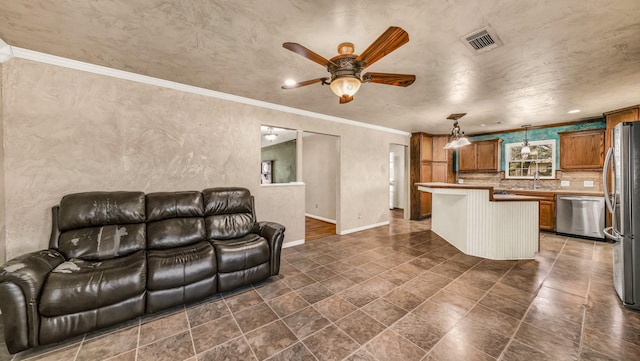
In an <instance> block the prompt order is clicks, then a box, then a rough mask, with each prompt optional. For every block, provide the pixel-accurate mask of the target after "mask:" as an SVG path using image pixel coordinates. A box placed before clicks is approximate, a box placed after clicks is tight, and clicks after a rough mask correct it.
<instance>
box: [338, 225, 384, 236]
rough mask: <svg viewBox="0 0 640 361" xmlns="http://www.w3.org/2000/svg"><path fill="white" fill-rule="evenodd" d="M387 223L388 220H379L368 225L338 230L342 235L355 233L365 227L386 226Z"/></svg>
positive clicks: (363, 229)
mask: <svg viewBox="0 0 640 361" xmlns="http://www.w3.org/2000/svg"><path fill="white" fill-rule="evenodd" d="M388 225H389V221H385V222H380V223H375V224H370V225H368V226H362V227H358V228H351V229H346V230H344V231H342V232H340V235H341V236H343V235H345V234H349V233H355V232H360V231H365V230H367V229H371V228H376V227H381V226H388Z"/></svg>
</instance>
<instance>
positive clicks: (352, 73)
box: [329, 43, 362, 104]
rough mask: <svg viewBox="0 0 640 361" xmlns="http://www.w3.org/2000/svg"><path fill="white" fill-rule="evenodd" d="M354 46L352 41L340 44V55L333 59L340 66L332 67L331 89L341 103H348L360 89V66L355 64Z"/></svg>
mask: <svg viewBox="0 0 640 361" xmlns="http://www.w3.org/2000/svg"><path fill="white" fill-rule="evenodd" d="M353 51H354V47H353V44H352V43H342V44H340V45H338V54H339V55H338V56H337V57H336V58H333V59H331V60H332V61H334V60H335V62H337V63H338V66H335V67H332V68H331V83H329V87H330V88H331V91H332V92H333V93H334V94H335V95H337V96H338V97H339V98H340V103H341V104H343V103H348V102H350V101H352V100H353V96H354V95H355V94H356V93H357V92H358V90H359V89H360V85H362V82H361V81H360V67H359V66H358V65H357V64H355V59H356V57H355V55H353Z"/></svg>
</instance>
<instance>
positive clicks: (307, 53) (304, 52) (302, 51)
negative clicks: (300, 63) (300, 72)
mask: <svg viewBox="0 0 640 361" xmlns="http://www.w3.org/2000/svg"><path fill="white" fill-rule="evenodd" d="M282 47H283V48H285V49H289V50H291V51H293V52H294V53H296V54H298V55H301V56H304V57H305V58H307V59H309V60H311V61H313V62H316V63H318V64H320V65H322V66H327V65H329V64H333V65H336V64H334V63H333V62H332V61H331V60H327V59H325V58H323V57H322V56H320V55H318V54H316V53H314V52H313V51H311V50H309V49H307V48H305V47H304V46H302V45H300V44H298V43H283V44H282Z"/></svg>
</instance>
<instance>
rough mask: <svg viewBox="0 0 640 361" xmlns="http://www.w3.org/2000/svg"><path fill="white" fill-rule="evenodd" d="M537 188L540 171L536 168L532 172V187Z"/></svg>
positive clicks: (538, 186)
mask: <svg viewBox="0 0 640 361" xmlns="http://www.w3.org/2000/svg"><path fill="white" fill-rule="evenodd" d="M538 188H540V173H538V171H537V170H536V171H535V173H533V189H538Z"/></svg>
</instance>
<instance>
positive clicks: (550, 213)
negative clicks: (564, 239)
mask: <svg viewBox="0 0 640 361" xmlns="http://www.w3.org/2000/svg"><path fill="white" fill-rule="evenodd" d="M555 205H556V202H555V201H540V207H539V211H540V216H539V217H540V230H541V231H551V232H553V231H555V230H556V207H555Z"/></svg>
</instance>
